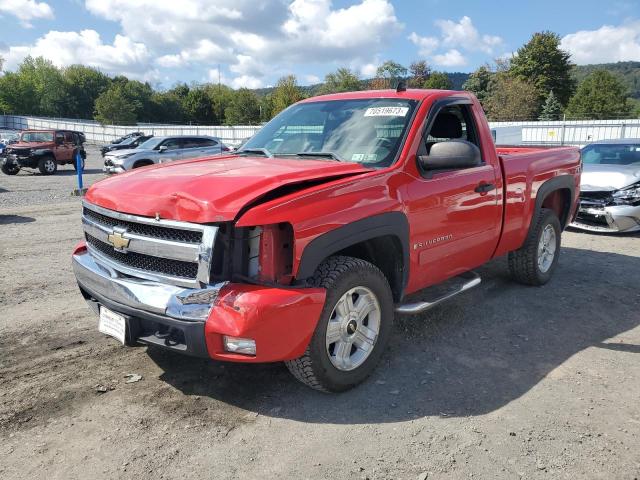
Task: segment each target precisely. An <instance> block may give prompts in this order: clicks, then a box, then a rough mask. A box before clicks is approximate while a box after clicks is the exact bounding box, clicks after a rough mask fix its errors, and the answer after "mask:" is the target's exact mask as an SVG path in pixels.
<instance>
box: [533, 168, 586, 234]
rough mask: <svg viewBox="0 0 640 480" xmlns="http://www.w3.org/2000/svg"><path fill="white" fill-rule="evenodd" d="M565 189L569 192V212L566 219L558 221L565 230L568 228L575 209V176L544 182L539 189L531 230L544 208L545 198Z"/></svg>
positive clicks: (564, 176) (565, 176)
mask: <svg viewBox="0 0 640 480" xmlns="http://www.w3.org/2000/svg"><path fill="white" fill-rule="evenodd" d="M564 189H568V190H569V208H568V210H567V215H566V218H564V219H563V218H559V219H558V220H560V225H561V226H562V229H563V230H564V229H565V228H566V227H567V225H568V224H569V222H570V221H571V208H572V207H573V197H574V195H575V189H576V187H575V178H574V177H573V175H558V176H557V177H553V178H550V179H549V180H547V181H546V182H544V183H543V184H542V185H541V186H540V188H538V191H537V192H536V203H535V209H534V211H533V215H532V216H531V219H532V220H531V225H530V226H529V229H531V228H532V227H533V222H534V219H535V218H536V215H537V214H538V212H539V211H540V209H541V208H542V203H543V202H544V200H545V198H547V197H548V196H549V194H550V193H553V192H555V191H556V190H564Z"/></svg>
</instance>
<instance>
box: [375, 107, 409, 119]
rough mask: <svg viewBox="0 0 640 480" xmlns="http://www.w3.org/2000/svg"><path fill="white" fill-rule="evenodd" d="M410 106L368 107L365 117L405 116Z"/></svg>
mask: <svg viewBox="0 0 640 480" xmlns="http://www.w3.org/2000/svg"><path fill="white" fill-rule="evenodd" d="M408 111H409V107H373V108H367V110H366V111H365V112H364V116H365V117H404V116H405V115H406V114H407V112H408Z"/></svg>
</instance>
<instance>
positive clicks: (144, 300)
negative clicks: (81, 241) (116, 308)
mask: <svg viewBox="0 0 640 480" xmlns="http://www.w3.org/2000/svg"><path fill="white" fill-rule="evenodd" d="M72 263H73V271H74V273H75V276H76V279H77V281H78V285H79V286H80V288H82V289H83V290H85V291H86V292H87V293H89V294H90V295H94V296H95V297H96V298H98V299H100V298H104V299H106V300H108V301H110V302H112V303H114V304H117V305H123V306H125V307H129V308H131V309H134V310H139V311H142V312H147V313H151V314H155V315H160V316H166V317H169V318H173V319H176V320H186V321H204V320H206V319H207V318H208V316H209V312H210V311H211V307H212V305H213V303H214V302H215V300H216V299H217V298H218V295H219V293H220V290H221V289H222V287H224V285H226V282H222V283H218V284H215V285H210V286H208V287H206V288H202V289H197V288H184V287H179V286H175V285H168V284H164V283H159V282H154V281H151V280H144V279H141V278H133V277H129V276H125V275H123V274H121V273H119V272H117V271H116V270H114V269H113V268H111V267H109V266H107V265H103V264H101V263H99V262H97V261H96V259H95V258H94V257H93V256H92V255H91V254H90V253H88V252H86V251H85V252H83V253H80V254H76V255H73V258H72Z"/></svg>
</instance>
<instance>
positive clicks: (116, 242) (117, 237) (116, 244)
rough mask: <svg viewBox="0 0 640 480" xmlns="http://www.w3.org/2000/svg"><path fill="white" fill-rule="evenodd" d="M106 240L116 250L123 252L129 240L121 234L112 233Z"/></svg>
mask: <svg viewBox="0 0 640 480" xmlns="http://www.w3.org/2000/svg"><path fill="white" fill-rule="evenodd" d="M107 240H108V241H109V243H110V244H111V245H113V248H115V249H116V250H123V249H125V248H127V247H128V246H129V239H128V238H124V237H123V236H122V233H120V232H113V233H111V234H109V235H108V236H107Z"/></svg>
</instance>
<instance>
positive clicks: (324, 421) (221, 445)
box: [0, 150, 640, 480]
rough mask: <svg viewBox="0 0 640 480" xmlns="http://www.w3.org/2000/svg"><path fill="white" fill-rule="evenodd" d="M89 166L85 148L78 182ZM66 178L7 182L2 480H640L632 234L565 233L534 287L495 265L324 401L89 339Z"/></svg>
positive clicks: (401, 325)
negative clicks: (356, 381) (550, 269)
mask: <svg viewBox="0 0 640 480" xmlns="http://www.w3.org/2000/svg"><path fill="white" fill-rule="evenodd" d="M99 167H100V159H99V155H97V154H96V151H95V150H92V151H91V154H90V157H89V161H88V169H89V173H88V175H87V176H86V177H87V178H86V180H87V181H88V182H89V183H91V182H93V181H96V180H99V179H100V178H101V177H102V174H101V173H100V171H99ZM74 180H75V178H74V175H73V170H72V169H71V168H69V167H65V168H63V169H61V171H60V172H59V173H58V175H56V176H55V177H43V176H40V175H31V174H25V173H21V174H19V175H18V176H16V177H7V176H1V177H0V258H1V261H2V275H1V278H0V384H1V385H2V388H1V389H0V477H1V478H3V479H14V478H19V479H25V478H29V479H31V478H46V479H47V480H52V479H58V478H59V479H69V478H138V479H140V478H225V479H226V478H229V479H231V478H234V479H235V478H261V479H270V478H278V479H284V478H295V479H297V478H340V479H342V478H354V479H365V478H370V479H392V478H393V479H396V478H397V479H414V480H415V479H418V478H426V477H425V475H427V476H428V478H429V479H432V478H435V479H438V478H519V477H524V478H572V479H573V478H602V479H612V478H616V479H618V478H619V479H633V478H638V477H640V453H639V452H640V401H639V399H640V326H639V324H640V290H639V288H638V286H639V285H640V248H639V247H640V237H639V236H629V235H627V236H603V235H587V234H583V233H576V232H567V233H565V235H564V237H563V245H564V248H563V250H562V257H561V265H560V268H559V270H558V272H557V275H556V277H555V278H554V280H553V281H552V282H551V283H550V284H549V285H547V286H545V287H542V288H531V287H529V288H527V287H523V286H519V285H516V284H513V283H511V282H510V280H509V278H508V276H507V269H506V262H505V261H504V260H502V259H500V260H496V261H494V262H492V263H490V264H489V265H487V266H485V267H483V268H482V269H480V273H481V274H482V276H483V283H482V285H481V286H480V287H479V288H477V289H475V290H473V291H471V292H469V293H468V294H465V295H464V296H461V297H458V298H457V299H455V300H453V301H451V302H449V303H448V304H446V305H444V306H442V307H440V308H437V309H435V310H433V311H431V312H430V313H428V314H427V315H424V316H421V317H412V318H397V319H396V328H395V334H394V337H393V340H392V342H391V348H390V349H389V351H388V352H387V354H386V356H385V357H384V360H383V362H382V363H381V365H380V366H379V368H378V369H377V371H376V373H375V375H374V376H373V377H372V378H371V379H370V380H369V381H367V382H366V383H365V384H364V385H362V386H361V387H360V388H357V389H355V390H353V391H351V392H348V393H346V394H342V395H323V394H320V393H317V392H314V391H312V390H310V389H308V388H306V387H304V386H302V385H301V384H299V383H297V382H296V381H295V380H294V379H293V378H292V377H291V376H290V375H289V374H288V372H287V371H286V369H285V368H284V367H283V366H282V365H263V366H243V365H234V364H221V363H212V362H207V361H202V360H195V359H190V358H183V357H180V356H176V355H173V354H168V353H163V352H158V351H154V350H147V348H142V347H140V348H128V349H125V348H122V347H120V346H119V345H118V344H117V343H116V342H115V341H114V340H112V339H110V338H107V337H105V336H103V335H102V334H99V333H98V332H97V330H96V325H97V321H96V318H95V317H94V316H93V315H92V314H91V313H90V312H89V310H88V308H87V307H86V305H85V304H84V301H83V300H82V298H81V297H80V295H79V293H78V291H77V289H76V286H75V284H74V279H73V275H72V272H71V267H70V261H69V254H70V251H71V249H72V247H73V245H74V244H75V242H76V241H77V240H78V239H79V238H80V236H81V229H80V222H79V208H80V201H79V199H77V198H72V197H70V196H69V192H70V191H71V190H72V189H73V187H74ZM130 373H134V374H139V375H142V379H141V380H140V381H138V382H135V383H126V379H125V375H127V374H130Z"/></svg>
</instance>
